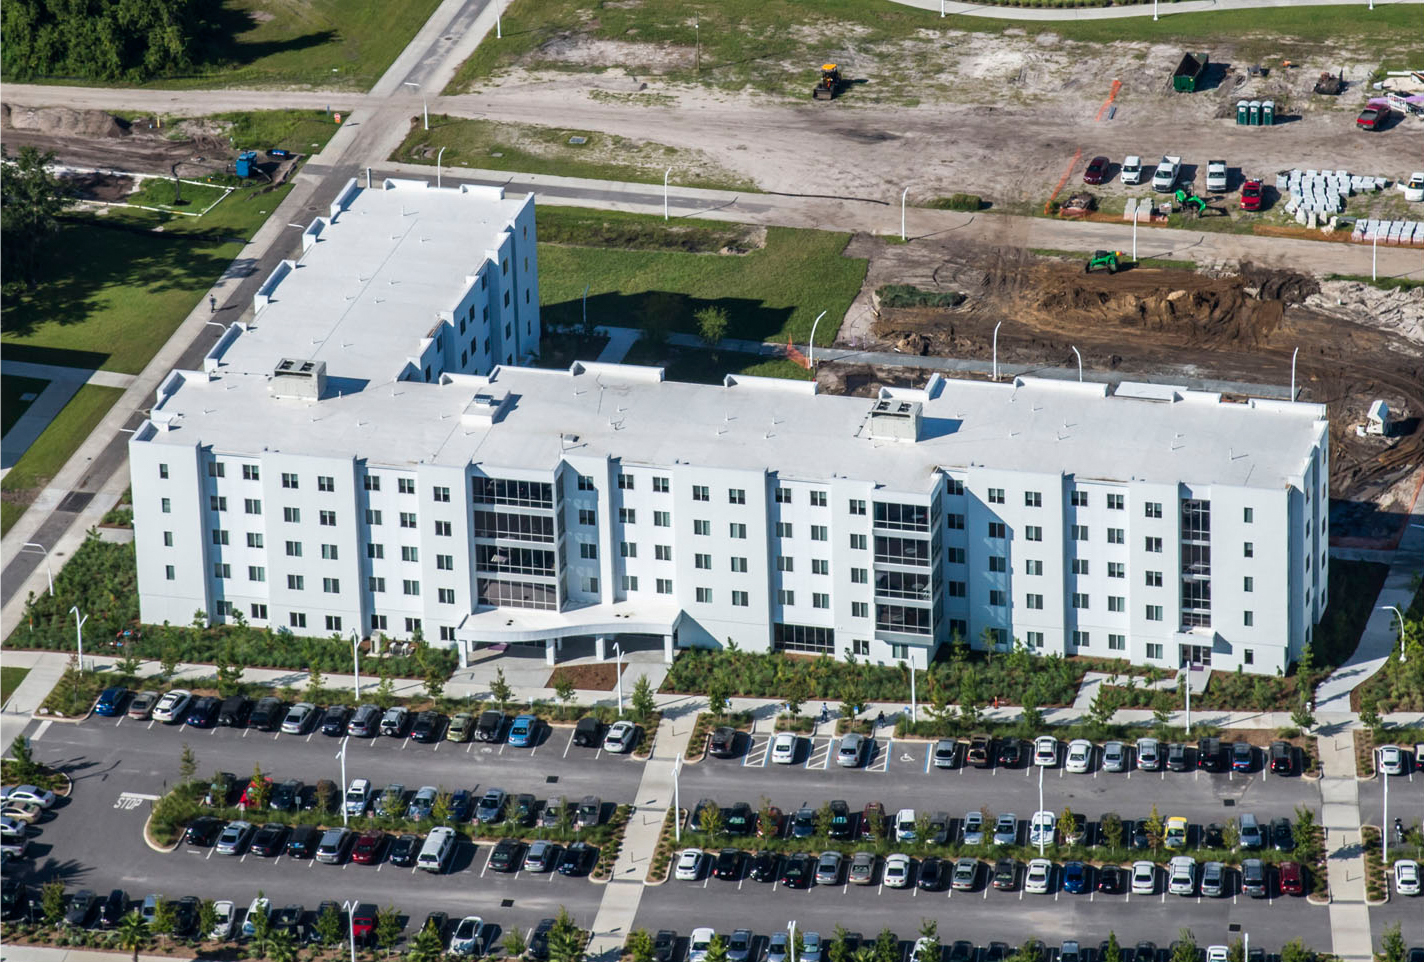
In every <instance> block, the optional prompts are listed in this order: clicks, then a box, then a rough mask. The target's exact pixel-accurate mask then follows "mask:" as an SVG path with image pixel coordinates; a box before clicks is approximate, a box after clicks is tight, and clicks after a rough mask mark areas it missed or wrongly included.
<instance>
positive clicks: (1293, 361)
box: [1290, 347, 1300, 401]
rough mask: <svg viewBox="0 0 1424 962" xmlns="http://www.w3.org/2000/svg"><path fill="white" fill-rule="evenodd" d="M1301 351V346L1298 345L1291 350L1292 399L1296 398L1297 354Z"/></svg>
mask: <svg viewBox="0 0 1424 962" xmlns="http://www.w3.org/2000/svg"><path fill="white" fill-rule="evenodd" d="M1299 353H1300V348H1299V347H1297V348H1296V349H1295V350H1294V351H1291V396H1290V399H1291V400H1292V401H1294V400H1295V358H1296V355H1297V354H1299Z"/></svg>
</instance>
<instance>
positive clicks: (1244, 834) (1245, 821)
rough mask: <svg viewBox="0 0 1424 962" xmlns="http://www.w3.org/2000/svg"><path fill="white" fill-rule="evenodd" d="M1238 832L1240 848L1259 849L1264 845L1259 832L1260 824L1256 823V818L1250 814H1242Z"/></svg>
mask: <svg viewBox="0 0 1424 962" xmlns="http://www.w3.org/2000/svg"><path fill="white" fill-rule="evenodd" d="M1239 824H1240V830H1239V831H1238V832H1237V835H1238V837H1239V838H1240V840H1241V847H1242V848H1245V849H1255V848H1261V847H1263V846H1264V845H1265V844H1266V838H1265V835H1264V834H1263V833H1262V832H1261V824H1260V823H1259V822H1257V821H1256V816H1255V815H1252V814H1251V813H1250V812H1246V813H1244V814H1242V816H1241V821H1240V823H1239Z"/></svg>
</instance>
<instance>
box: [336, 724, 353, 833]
mask: <svg viewBox="0 0 1424 962" xmlns="http://www.w3.org/2000/svg"><path fill="white" fill-rule="evenodd" d="M350 740H351V736H350V735H346V736H344V737H343V738H342V739H341V751H339V752H337V753H336V757H337V758H339V759H341V790H342V791H343V792H344V791H346V786H347V784H348V783H347V781H346V743H347V742H348V741H350ZM348 818H349V816H348V815H347V814H346V798H345V797H344V796H343V797H342V799H341V824H342V825H345V824H347V820H348Z"/></svg>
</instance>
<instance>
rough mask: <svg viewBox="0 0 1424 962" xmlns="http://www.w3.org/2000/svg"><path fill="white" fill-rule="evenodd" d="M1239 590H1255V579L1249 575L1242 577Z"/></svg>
mask: <svg viewBox="0 0 1424 962" xmlns="http://www.w3.org/2000/svg"><path fill="white" fill-rule="evenodd" d="M1241 590H1242V591H1255V590H1256V579H1255V578H1253V577H1251V576H1250V575H1247V576H1246V577H1244V578H1242V579H1241Z"/></svg>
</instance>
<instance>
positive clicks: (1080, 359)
mask: <svg viewBox="0 0 1424 962" xmlns="http://www.w3.org/2000/svg"><path fill="white" fill-rule="evenodd" d="M1068 346H1069V347H1073V345H1071V344H1070V345H1068ZM1073 353H1074V354H1078V349H1077V348H1076V347H1074V348H1073ZM1078 383H1079V384H1082V383H1083V355H1081V354H1078Z"/></svg>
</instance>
